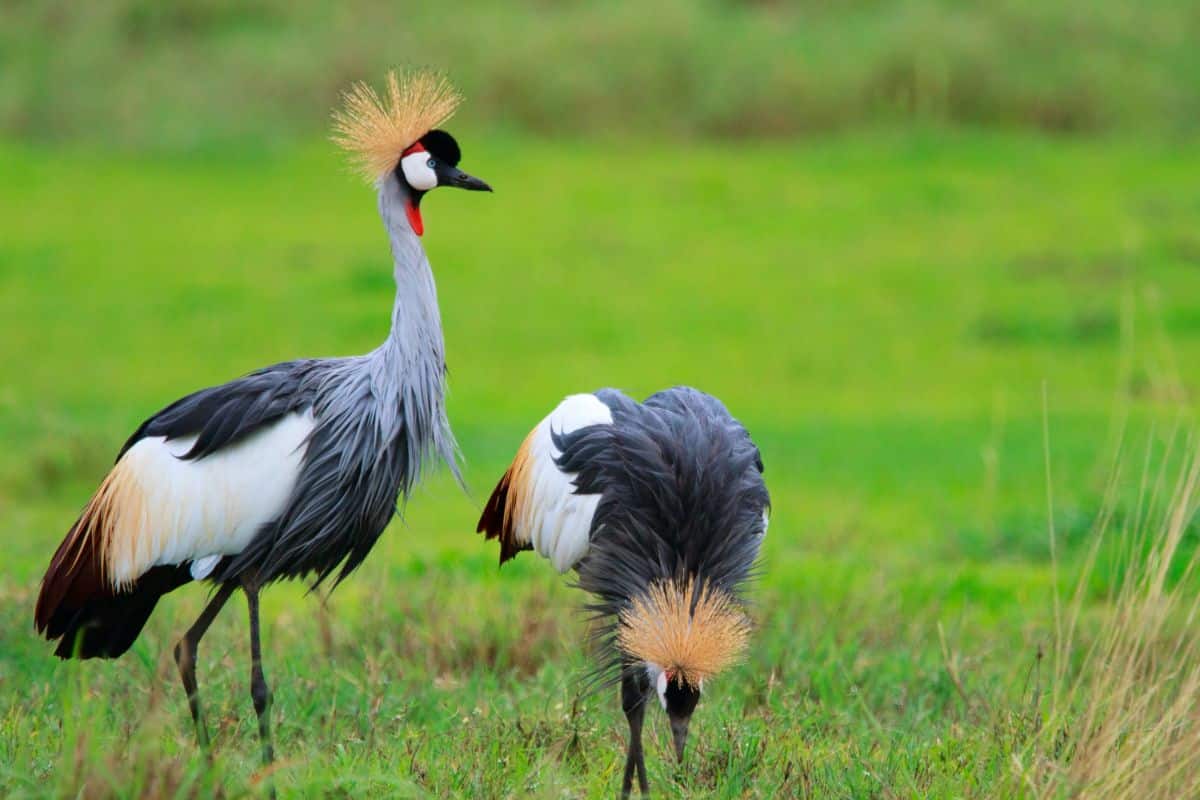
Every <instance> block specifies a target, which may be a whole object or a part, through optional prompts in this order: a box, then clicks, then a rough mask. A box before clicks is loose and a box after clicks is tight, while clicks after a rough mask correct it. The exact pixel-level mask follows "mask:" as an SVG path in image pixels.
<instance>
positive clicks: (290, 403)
mask: <svg viewBox="0 0 1200 800" xmlns="http://www.w3.org/2000/svg"><path fill="white" fill-rule="evenodd" d="M315 363H316V362H314V361H312V360H303V361H288V362H284V363H282V364H275V365H272V366H270V367H265V368H263V369H260V370H257V371H255V372H252V373H250V374H249V375H245V376H243V377H241V378H238V379H236V380H232V381H230V382H228V383H223V384H221V385H219V386H210V387H209V388H207V389H201V390H200V391H198V392H193V393H192V394H189V395H188V396H187V397H184V398H181V399H179V400H176V401H175V402H174V403H172V404H171V405H169V406H167V407H166V408H164V409H162V410H161V411H159V412H158V413H157V414H155V415H154V416H152V417H150V418H149V419H147V420H146V421H145V422H143V423H142V424H141V426H140V427H138V429H137V430H136V431H134V433H133V435H132V436H130V437H129V439H128V440H127V441H126V442H125V445H124V447H122V448H121V452H120V453H118V454H117V460H118V461H119V460H120V459H121V456H123V455H125V453H126V451H127V450H129V448H131V447H133V446H134V445H135V444H137V443H138V442H139V441H141V440H142V439H145V438H146V437H149V436H164V437H166V438H167V439H168V440H170V439H179V438H182V437H185V436H195V437H196V443H195V444H193V445H192V447H191V449H190V450H188V452H187V453H185V454H184V455H183V456H181V458H184V459H199V458H204V457H205V456H207V455H211V454H212V453H215V452H217V451H218V450H220V449H222V448H224V447H228V446H229V445H232V444H236V443H237V442H239V441H241V440H242V439H244V438H246V437H247V436H249V435H250V434H252V433H254V432H255V431H257V430H259V429H261V428H263V427H265V426H267V425H270V424H271V423H273V422H276V421H278V420H279V419H281V418H282V417H284V416H286V415H287V414H290V413H292V412H293V411H298V410H301V409H303V408H305V407H307V406H309V405H311V404H312V397H311V391H306V390H304V388H303V387H304V386H305V385H306V384H307V381H305V380H304V379H303V378H304V376H305V374H306V373H308V372H309V371H310V370H311V369H312V367H313V365H314V364H315Z"/></svg>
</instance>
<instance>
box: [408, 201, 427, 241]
mask: <svg viewBox="0 0 1200 800" xmlns="http://www.w3.org/2000/svg"><path fill="white" fill-rule="evenodd" d="M404 213H405V214H406V215H407V216H408V224H409V225H411V226H412V229H413V233H415V234H416V235H417V236H424V235H425V223H424V222H422V221H421V209H419V208H417V206H416V205H415V204H414V203H413V201H412V200H405V201H404Z"/></svg>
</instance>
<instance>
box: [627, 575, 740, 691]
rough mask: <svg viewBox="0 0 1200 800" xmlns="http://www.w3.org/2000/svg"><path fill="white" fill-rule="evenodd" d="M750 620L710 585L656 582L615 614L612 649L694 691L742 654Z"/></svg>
mask: <svg viewBox="0 0 1200 800" xmlns="http://www.w3.org/2000/svg"><path fill="white" fill-rule="evenodd" d="M750 630H751V625H750V620H749V619H748V618H747V617H746V615H745V614H744V613H743V612H742V609H741V607H740V606H739V605H738V603H737V601H736V600H734V599H733V597H731V596H730V595H729V594H728V593H727V592H724V591H721V590H720V589H718V588H716V587H715V586H708V587H698V586H697V585H696V583H695V581H694V580H693V579H692V578H688V579H687V581H686V582H683V583H679V582H677V581H661V582H659V583H655V584H654V585H652V586H651V587H650V591H649V592H648V593H647V594H645V595H643V596H641V597H638V598H636V599H634V601H633V602H632V603H631V604H630V605H629V606H628V607H627V608H625V610H623V611H622V612H621V616H620V624H619V626H618V630H617V646H618V647H620V648H621V650H623V651H624V652H625V653H627V654H628V655H631V656H633V657H634V658H637V659H640V660H642V661H647V662H650V663H652V664H656V665H657V666H659V667H662V668H663V669H664V670H667V671H668V672H673V673H676V674H677V675H678V677H680V678H682V679H683V680H684V682H686V683H687V684H688V685H690V686H694V687H699V686H700V681H702V680H704V679H705V678H709V677H711V676H713V675H715V674H716V673H718V672H720V671H721V670H723V669H725V668H726V667H728V666H730V665H731V664H734V663H736V662H737V661H738V660H739V659H740V658H741V657H742V654H743V653H744V652H745V649H746V645H747V643H748V642H749V640H750Z"/></svg>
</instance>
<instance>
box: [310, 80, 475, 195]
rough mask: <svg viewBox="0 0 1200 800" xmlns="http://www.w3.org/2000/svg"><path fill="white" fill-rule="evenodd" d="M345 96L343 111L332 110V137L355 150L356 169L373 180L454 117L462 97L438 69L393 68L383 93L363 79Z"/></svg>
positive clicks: (353, 155)
mask: <svg viewBox="0 0 1200 800" xmlns="http://www.w3.org/2000/svg"><path fill="white" fill-rule="evenodd" d="M343 100H344V106H343V107H342V109H341V110H339V111H335V112H334V114H333V131H334V132H333V140H334V141H335V142H337V143H338V144H339V145H340V146H341V147H342V148H344V149H345V150H346V151H347V152H349V153H350V157H351V160H352V161H353V163H354V167H355V169H356V170H358V172H359V173H360V174H361V175H362V176H363V177H364V178H366V179H367V180H368V181H370V182H374V181H377V180H379V179H380V178H381V177H383V175H385V174H386V173H387V172H388V170H391V169H393V168H395V166H396V164H397V163H398V162H399V161H400V156H401V154H402V153H403V152H404V151H405V150H406V149H407V148H408V147H410V146H411V145H412V144H413V143H414V142H416V141H417V140H418V139H420V138H421V137H422V136H424V135H425V134H426V133H428V132H429V131H431V130H433V129H434V128H436V127H437V126H439V125H441V124H443V123H444V122H445V121H446V120H448V119H450V117H451V116H453V114H454V111H455V109H457V108H458V104H459V103H461V102H462V95H461V94H459V92H458V90H457V89H455V88H454V86H453V84H451V83H450V81H449V80H448V79H447V78H446V77H445V76H444V75H440V74H438V73H436V72H430V71H428V70H414V71H409V72H404V73H402V74H400V75H397V74H396V72H395V71H394V70H393V71H391V72H388V76H387V93H386V95H385V96H384V97H380V96H379V95H378V94H377V93H376V92H375V90H374V89H372V88H371V87H370V86H368V85H367V84H365V83H361V82H360V83H356V84H354V85H353V86H352V87H350V90H349V91H347V92H346V94H345V95H344V98H343Z"/></svg>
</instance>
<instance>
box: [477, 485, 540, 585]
mask: <svg viewBox="0 0 1200 800" xmlns="http://www.w3.org/2000/svg"><path fill="white" fill-rule="evenodd" d="M512 474H513V471H512V469H511V468H510V469H509V470H508V471H507V472H505V473H504V476H503V477H501V478H500V482H499V483H497V484H496V488H495V489H494V490H493V491H492V496H491V497H490V498H488V501H487V505H485V506H484V507H483V513H482V514H481V515H480V517H479V525H477V526H476V528H475V532H476V533H482V534H484V539H485V540H489V539H499V540H500V563H501V564H503V563H504V562H505V561H508V560H509V559H510V558H513V557H515V556H516V555H517V553H519V552H521V551H522V550H532V549H533V545H531V544H530V543H529V542H524V543H518V542H517V536H516V531H515V530H514V527H513V518H512V516H513V515H512V509H511V508H510V507H509V497H508V494H509V487H510V485H511V483H512Z"/></svg>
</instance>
